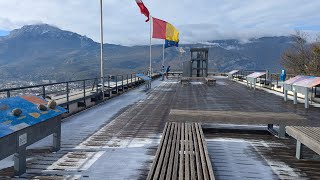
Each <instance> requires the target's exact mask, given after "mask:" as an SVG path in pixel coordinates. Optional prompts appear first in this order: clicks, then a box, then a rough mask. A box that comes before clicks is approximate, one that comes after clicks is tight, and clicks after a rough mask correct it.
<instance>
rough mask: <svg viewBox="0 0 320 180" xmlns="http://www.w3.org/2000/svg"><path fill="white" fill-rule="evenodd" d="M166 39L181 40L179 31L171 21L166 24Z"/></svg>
mask: <svg viewBox="0 0 320 180" xmlns="http://www.w3.org/2000/svg"><path fill="white" fill-rule="evenodd" d="M166 40H169V41H175V42H179V31H178V30H177V29H176V28H175V27H174V26H172V25H171V24H170V23H167V25H166Z"/></svg>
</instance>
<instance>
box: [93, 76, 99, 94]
mask: <svg viewBox="0 0 320 180" xmlns="http://www.w3.org/2000/svg"><path fill="white" fill-rule="evenodd" d="M94 81H95V82H96V83H95V84H96V92H97V93H98V79H95V80H94Z"/></svg>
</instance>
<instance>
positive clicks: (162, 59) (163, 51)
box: [162, 44, 164, 66]
mask: <svg viewBox="0 0 320 180" xmlns="http://www.w3.org/2000/svg"><path fill="white" fill-rule="evenodd" d="M162 66H164V44H163V46H162Z"/></svg>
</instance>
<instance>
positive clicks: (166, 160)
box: [147, 122, 215, 180]
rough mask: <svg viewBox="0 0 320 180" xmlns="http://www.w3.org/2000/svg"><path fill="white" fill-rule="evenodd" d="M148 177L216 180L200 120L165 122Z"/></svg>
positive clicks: (149, 179)
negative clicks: (196, 121)
mask: <svg viewBox="0 0 320 180" xmlns="http://www.w3.org/2000/svg"><path fill="white" fill-rule="evenodd" d="M147 179H148V180H151V179H173V180H175V179H181V180H182V179H215V178H214V174H213V170H212V166H211V162H210V158H209V154H208V149H207V144H206V142H205V138H204V135H203V132H202V128H201V125H200V124H199V123H176V122H168V123H166V125H165V128H164V131H163V134H162V138H161V141H160V144H159V147H158V149H157V152H156V155H155V159H154V161H153V164H152V167H151V169H150V171H149V174H148V178H147Z"/></svg>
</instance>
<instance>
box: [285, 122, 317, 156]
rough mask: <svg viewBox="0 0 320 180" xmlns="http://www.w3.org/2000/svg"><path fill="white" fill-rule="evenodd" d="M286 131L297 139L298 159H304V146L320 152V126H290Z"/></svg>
mask: <svg viewBox="0 0 320 180" xmlns="http://www.w3.org/2000/svg"><path fill="white" fill-rule="evenodd" d="M286 132H287V134H288V135H290V136H291V137H293V138H294V139H296V140H297V145H296V158H297V159H303V146H307V147H308V148H309V149H311V150H313V151H314V152H316V153H317V154H320V127H305V126H288V127H286Z"/></svg>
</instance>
